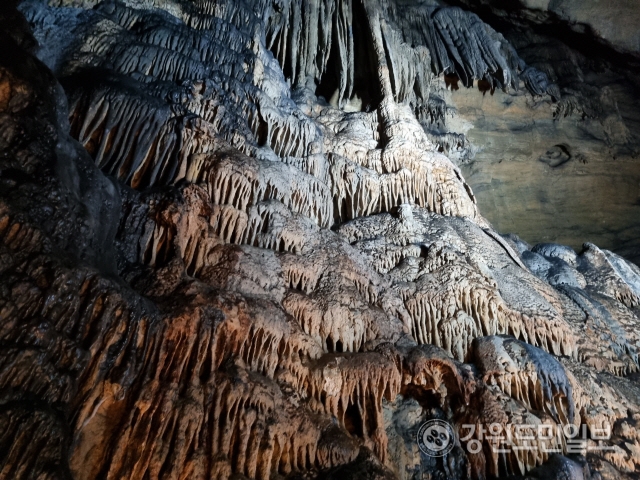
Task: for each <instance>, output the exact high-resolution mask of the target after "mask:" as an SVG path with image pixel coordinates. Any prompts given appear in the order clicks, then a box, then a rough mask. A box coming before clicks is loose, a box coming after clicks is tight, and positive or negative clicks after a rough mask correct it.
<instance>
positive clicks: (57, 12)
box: [0, 0, 640, 480]
mask: <svg viewBox="0 0 640 480" xmlns="http://www.w3.org/2000/svg"><path fill="white" fill-rule="evenodd" d="M16 7H17V5H16V4H14V3H13V2H9V3H3V4H2V5H1V6H0V14H1V18H2V22H1V23H2V30H1V31H0V43H1V44H2V45H3V46H7V48H2V49H0V477H1V478H12V479H14V478H16V479H23V478H24V479H36V478H37V479H80V478H86V479H120V478H127V479H140V480H143V479H205V478H206V479H213V478H219V479H227V478H236V479H242V478H249V479H276V478H289V479H302V478H318V479H322V478H326V479H334V478H363V479H364V478H367V479H371V478H379V479H392V478H402V479H419V478H433V479H445V478H458V479H464V478H494V477H508V478H571V479H582V478H585V479H587V478H594V479H595V478H605V479H607V478H616V479H620V478H637V475H638V470H639V468H640V463H638V462H639V461H640V460H639V459H640V455H639V453H640V452H639V450H640V447H639V446H638V445H639V441H640V433H639V431H640V430H639V428H640V426H639V424H638V422H640V386H639V384H638V370H639V369H638V367H639V364H638V348H639V347H640V338H639V336H640V330H639V328H638V327H639V325H640V318H639V315H640V311H639V307H640V270H639V269H638V267H636V266H635V265H634V264H633V263H630V262H629V261H628V260H625V259H624V258H623V257H620V256H618V255H616V254H614V253H612V252H610V251H609V250H604V249H601V248H598V247H597V246H595V245H594V244H586V245H585V248H584V249H583V251H582V252H581V253H579V254H577V253H576V252H575V251H574V250H572V249H571V248H569V247H564V246H561V245H558V244H555V243H545V244H540V245H536V246H534V247H532V246H531V245H529V244H528V243H526V242H524V241H522V240H521V239H520V238H518V237H516V236H514V235H511V236H508V235H507V236H501V235H500V234H499V233H498V232H497V231H496V230H495V229H494V228H493V227H492V226H491V224H490V223H489V222H488V221H487V220H486V219H485V218H484V217H483V216H482V215H481V213H480V211H479V209H478V206H477V203H476V198H475V196H474V194H473V192H472V189H471V187H470V186H469V184H468V183H467V182H466V181H465V179H464V177H463V175H462V172H461V170H460V168H458V167H457V166H456V164H455V163H454V161H455V162H458V163H464V162H465V161H467V160H468V153H469V152H470V151H471V150H472V148H473V145H471V144H470V143H469V142H468V140H467V139H466V138H465V137H464V136H463V135H460V134H461V133H462V132H456V131H455V130H452V129H451V128H448V129H445V128H444V126H445V125H446V123H447V121H448V120H447V118H448V117H447V116H449V117H450V116H451V115H450V113H451V112H450V109H449V108H448V107H447V102H448V101H449V99H450V90H448V89H447V88H448V87H447V83H449V82H450V81H451V79H452V78H453V75H455V76H456V77H457V78H458V79H460V80H461V81H462V83H463V84H465V85H469V86H471V85H474V82H475V85H477V83H478V81H480V82H484V83H483V85H484V84H486V85H488V86H489V87H488V88H489V89H496V91H501V89H504V90H505V92H514V91H515V89H516V88H519V89H520V92H528V93H526V94H524V95H530V96H538V97H544V98H545V101H549V102H551V103H553V102H558V101H559V99H560V98H561V94H560V93H559V91H560V90H561V87H560V86H559V84H558V83H555V80H554V79H553V78H552V77H551V76H550V75H548V74H547V73H545V72H544V69H537V68H536V66H535V64H533V63H531V65H528V64H527V61H526V60H524V59H523V57H521V56H520V54H519V53H517V52H518V50H517V49H516V48H514V46H513V44H512V43H510V42H509V40H508V39H507V38H505V37H504V36H502V34H500V33H498V32H497V31H496V30H495V29H494V28H492V27H490V26H489V25H488V24H486V23H484V22H483V21H482V20H481V17H479V16H477V15H476V14H474V13H472V12H468V11H466V10H463V9H460V8H459V6H456V5H447V6H444V8H438V7H442V6H437V5H432V4H430V3H429V2H416V3H413V4H411V5H407V4H405V2H402V1H397V2H386V1H375V2H369V1H367V2H362V1H359V0H353V1H333V0H322V1H302V2H295V1H286V0H285V1H280V0H278V1H266V0H264V1H253V2H249V1H223V0H197V1H186V0H153V1H145V2H138V1H102V2H100V1H91V0H87V1H83V0H78V1H66V0H60V1H58V0H54V1H51V2H49V4H46V3H45V2H40V1H38V0H27V1H25V2H22V3H21V4H20V6H19V11H18V10H17V9H16ZM507 94H508V93H505V95H507ZM456 118H458V117H456ZM449 120H450V118H449ZM452 125H455V124H453V123H451V122H450V123H449V126H450V127H451V126H452ZM445 147H446V148H445ZM449 147H452V148H449ZM545 155H546V156H545V157H544V158H545V159H546V161H545V162H540V163H541V164H542V163H544V164H545V165H546V166H547V167H548V168H562V166H563V165H565V164H566V165H569V164H570V163H571V162H573V161H574V155H573V153H571V150H570V149H569V148H567V147H564V148H561V147H560V146H558V147H557V148H556V149H553V148H552V149H550V150H548V151H547V153H546V154H545ZM568 155H570V157H571V158H569V157H567V156H568ZM545 168H546V167H545ZM435 420H438V421H441V422H447V423H448V424H449V425H450V428H452V431H453V432H454V436H453V437H454V444H453V445H452V448H451V449H450V450H449V451H447V452H446V453H445V454H443V456H430V455H427V454H426V453H425V452H424V451H423V450H421V447H420V445H419V441H418V440H419V439H418V438H417V435H418V432H419V430H420V427H421V426H422V425H423V424H424V422H427V421H435ZM470 426H473V427H474V428H473V431H472V432H471V433H469V427H470ZM489 426H494V427H492V428H496V427H495V426H497V427H499V429H500V431H501V432H503V433H505V434H506V433H507V432H508V433H509V435H511V437H510V438H511V440H512V445H511V448H509V449H505V448H502V449H500V448H496V444H495V443H494V442H493V440H492V438H489V437H490V436H489V435H486V434H485V433H483V432H484V430H483V429H485V428H487V427H489ZM522 426H524V427H528V428H534V429H540V428H542V427H545V428H547V429H549V430H550V431H552V432H553V433H554V435H552V436H551V437H550V438H535V439H534V440H533V442H531V441H529V440H525V439H522V438H520V437H517V436H515V437H514V436H513V433H514V432H516V431H517V429H518V428H520V427H522ZM607 428H609V429H610V431H611V432H610V433H611V434H610V435H605V438H603V439H602V432H603V431H605V430H607ZM574 429H578V430H581V431H584V432H586V433H585V438H584V444H581V448H580V449H578V450H577V451H576V450H575V449H573V447H572V445H571V443H570V442H569V441H568V440H567V438H568V437H567V435H566V434H565V433H564V432H566V431H573V430H574ZM599 435H600V436H599Z"/></svg>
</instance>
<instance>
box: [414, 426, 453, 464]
mask: <svg viewBox="0 0 640 480" xmlns="http://www.w3.org/2000/svg"><path fill="white" fill-rule="evenodd" d="M454 439H455V437H454V433H453V428H451V425H449V424H448V423H447V422H445V421H444V420H429V421H428V422H425V423H423V424H422V425H420V429H419V430H418V447H420V450H422V452H423V453H425V454H426V455H429V456H430V457H442V456H444V455H446V454H447V453H449V452H450V451H451V450H452V449H453V445H454V443H455V441H454Z"/></svg>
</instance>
